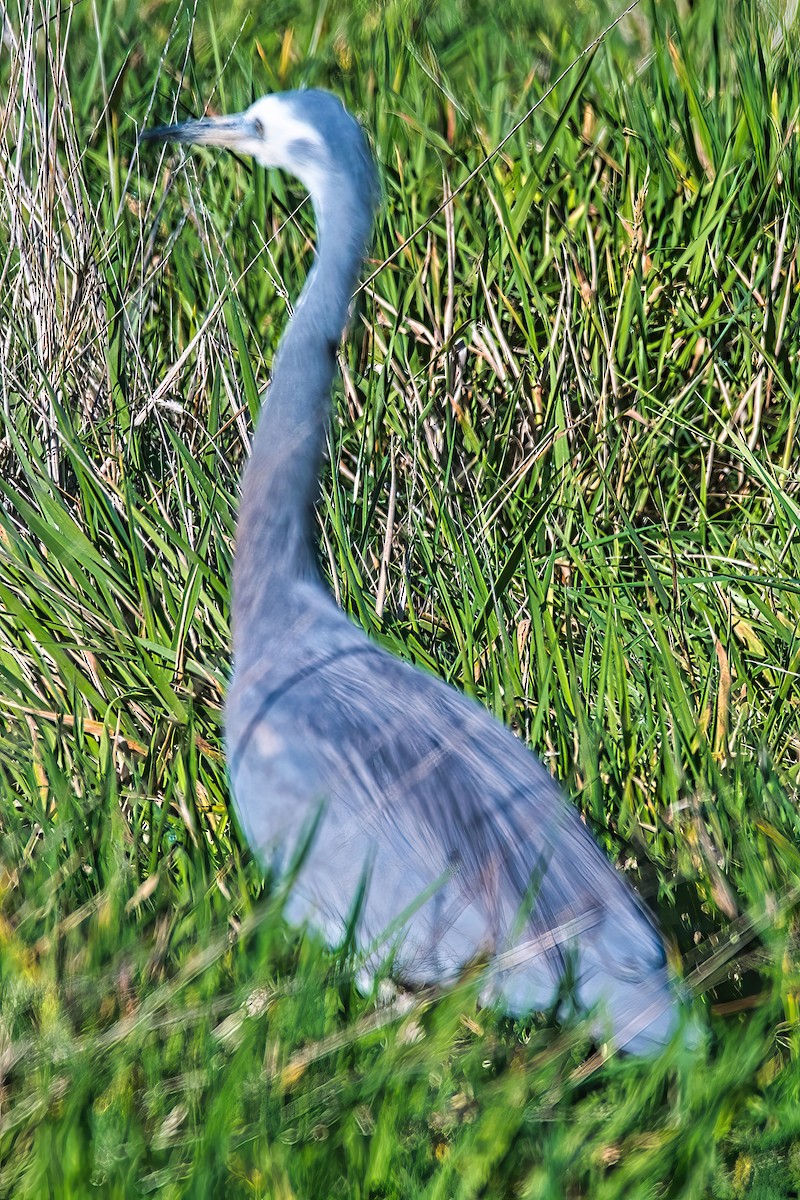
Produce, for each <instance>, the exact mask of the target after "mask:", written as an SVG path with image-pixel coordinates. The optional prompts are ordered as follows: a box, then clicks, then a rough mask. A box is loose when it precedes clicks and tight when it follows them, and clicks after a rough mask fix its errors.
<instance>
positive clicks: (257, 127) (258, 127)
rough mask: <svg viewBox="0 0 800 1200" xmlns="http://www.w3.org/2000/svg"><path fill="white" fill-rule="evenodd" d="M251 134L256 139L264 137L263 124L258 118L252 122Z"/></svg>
mask: <svg viewBox="0 0 800 1200" xmlns="http://www.w3.org/2000/svg"><path fill="white" fill-rule="evenodd" d="M253 132H254V133H255V135H256V137H259V138H263V136H264V122H263V121H262V120H261V119H260V118H259V117H256V118H255V120H254V121H253Z"/></svg>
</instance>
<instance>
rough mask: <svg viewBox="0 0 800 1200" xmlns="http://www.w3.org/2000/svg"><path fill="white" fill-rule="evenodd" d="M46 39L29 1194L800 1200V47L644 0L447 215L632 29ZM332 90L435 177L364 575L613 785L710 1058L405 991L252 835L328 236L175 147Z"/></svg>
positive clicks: (13, 847)
mask: <svg viewBox="0 0 800 1200" xmlns="http://www.w3.org/2000/svg"><path fill="white" fill-rule="evenodd" d="M2 20H3V24H2V30H3V45H2V52H0V71H1V72H2V79H3V93H4V96H5V101H4V106H3V108H2V110H0V244H1V245H2V259H1V261H0V284H1V286H0V305H1V306H2V322H0V389H1V394H0V407H1V408H2V414H1V415H0V423H1V424H2V441H0V465H1V468H2V470H1V474H0V493H2V496H1V498H0V830H2V843H0V1195H2V1196H8V1197H11V1196H13V1197H15V1198H17V1197H19V1198H22V1197H31V1198H37V1200H38V1198H39V1197H42V1196H45V1195H52V1196H58V1197H69V1196H75V1197H83V1196H86V1195H90V1194H99V1195H108V1196H120V1197H122V1196H126V1197H127V1196H136V1195H163V1196H167V1197H169V1196H176V1197H177V1196H197V1197H200V1196H223V1195H224V1196H226V1197H227V1196H231V1197H235V1196H243V1197H244V1196H265V1197H266V1196H269V1197H273V1196H274V1197H291V1196H312V1195H313V1196H348V1197H349V1196H353V1197H391V1196H396V1197H403V1198H407V1197H422V1196H424V1197H430V1198H433V1197H442V1198H448V1200H450V1198H452V1197H471V1196H485V1197H489V1196H491V1197H505V1196H510V1195H514V1196H519V1197H549V1196H553V1197H556V1196H570V1197H578V1196H581V1197H583V1196H585V1197H592V1198H593V1200H594V1198H597V1197H600V1198H605V1197H609V1198H610V1197H619V1198H622V1197H626V1198H628V1197H636V1198H638V1197H647V1196H662V1195H668V1196H686V1197H690V1196H697V1197H701V1196H702V1197H706V1196H707V1197H711V1196H714V1197H740V1196H752V1197H756V1196H758V1197H775V1198H777V1197H787V1198H788V1197H792V1196H797V1195H798V1194H800V1117H799V1116H798V1112H800V1108H798V1085H799V1084H800V1074H799V1073H798V1049H799V1048H800V1044H799V1043H798V985H799V982H800V981H799V979H798V959H797V899H798V887H799V886H800V848H799V846H800V842H799V841H798V810H797V796H798V755H799V752H800V722H799V721H798V712H799V706H800V692H798V669H799V667H800V641H799V640H798V622H799V621H800V549H798V541H799V539H800V494H799V493H800V489H799V488H798V475H797V465H796V464H797V450H796V447H797V418H798V396H799V395H800V389H799V388H798V378H797V376H798V369H799V368H798V361H799V360H798V350H799V349H800V342H798V332H797V329H798V323H797V316H798V285H799V282H800V281H799V280H798V262H797V248H798V232H799V222H798V208H797V196H798V194H800V189H798V178H797V173H798V167H797V163H798V155H797V119H798V111H800V83H798V72H797V63H796V61H795V57H794V51H793V49H792V45H791V39H789V38H785V39H783V40H781V39H780V38H774V37H773V33H774V26H773V25H772V24H770V18H769V16H768V14H767V12H766V9H763V8H760V7H759V8H756V7H752V6H751V5H749V4H741V5H738V6H736V8H735V9H733V8H729V6H726V5H724V4H722V3H717V2H716V0H705V2H704V3H702V4H698V5H695V6H694V7H693V8H692V10H691V11H690V12H689V11H683V10H680V11H677V10H676V9H674V8H673V7H672V6H671V5H670V4H667V3H659V4H658V5H655V6H651V7H647V6H644V5H642V6H641V7H640V8H639V9H638V10H637V12H636V13H635V14H633V15H632V16H631V18H629V19H628V20H627V21H626V22H625V23H624V24H623V25H622V26H621V27H620V29H618V30H616V31H615V32H614V33H613V34H611V35H609V37H608V38H607V39H606V40H605V41H604V43H603V45H602V46H601V47H600V48H599V49H598V51H597V52H596V53H594V54H593V55H592V56H590V57H587V58H586V59H584V60H582V62H581V63H580V64H579V65H578V66H577V67H576V68H575V70H574V71H573V72H572V73H571V74H570V75H568V76H567V77H566V78H565V79H564V81H563V82H562V83H561V84H559V85H558V86H557V88H556V89H555V91H554V92H553V93H552V94H551V95H550V96H549V97H547V98H546V99H544V100H543V101H542V103H541V104H540V105H539V106H538V107H537V108H536V110H535V112H534V113H533V114H532V116H531V117H530V119H529V121H528V122H527V123H526V124H525V125H524V126H523V127H522V128H521V129H520V131H519V133H518V134H516V135H514V137H513V138H512V139H511V140H510V141H509V143H508V144H507V145H506V146H505V147H504V149H503V151H502V153H501V154H500V155H498V156H497V157H496V158H495V159H494V160H493V161H492V163H491V164H490V165H489V166H487V167H486V168H485V169H484V170H483V171H482V172H481V173H480V174H479V175H478V176H477V177H476V178H475V179H474V180H473V181H472V182H470V183H469V184H468V185H467V186H466V187H465V188H464V189H463V191H461V192H460V193H458V194H457V196H456V197H455V199H454V200H453V201H452V203H450V204H447V205H445V207H444V209H443V210H442V211H441V212H440V213H439V214H438V215H437V216H435V217H434V219H433V220H431V221H430V222H428V223H427V224H426V221H427V218H428V217H429V215H430V214H431V213H433V212H434V211H435V210H436V209H437V208H438V207H439V206H440V205H441V203H442V200H443V199H447V197H448V196H449V195H451V194H453V193H455V192H457V189H458V188H459V187H460V185H461V184H462V182H463V181H464V180H466V179H467V177H468V176H469V174H470V172H471V171H472V170H473V169H474V168H475V166H476V165H477V164H478V163H479V162H480V161H481V160H482V158H483V157H484V156H485V154H486V152H487V151H488V150H490V149H491V148H492V147H493V146H495V145H497V143H498V142H499V141H500V140H501V138H502V137H503V136H504V135H505V133H506V132H507V130H508V129H510V128H511V126H512V125H513V124H514V123H515V121H516V120H518V119H519V117H520V116H522V115H523V114H524V113H525V112H526V111H527V109H528V108H530V107H531V106H532V105H533V104H534V102H535V101H536V100H537V98H538V97H541V96H544V95H545V93H546V91H547V89H548V87H549V85H550V83H551V81H552V80H553V79H555V78H556V77H557V76H558V74H559V73H560V72H561V70H563V68H564V67H566V66H567V65H568V64H569V63H570V62H571V61H572V60H573V59H574V58H576V57H577V55H578V54H579V52H580V51H581V49H582V48H583V47H584V46H586V45H587V44H588V43H589V42H590V41H591V40H592V38H593V37H594V36H596V34H597V32H598V30H599V29H600V28H602V24H601V21H602V14H601V13H600V12H599V11H596V10H594V9H593V10H592V12H591V13H589V14H588V16H587V15H586V14H583V13H582V10H581V9H576V10H575V12H574V14H573V19H572V20H571V21H570V22H569V23H568V25H565V23H564V21H563V18H562V17H560V16H559V15H558V14H557V13H556V12H555V11H553V12H551V11H550V10H549V9H547V8H545V9H544V10H543V11H540V6H530V7H529V6H518V5H514V6H511V5H505V6H500V7H499V8H493V9H492V12H491V13H490V14H488V15H487V13H486V11H485V6H477V5H472V4H470V3H455V0H450V2H448V3H446V4H442V5H440V6H438V7H435V6H434V7H433V8H432V9H429V8H427V7H425V6H418V7H413V6H409V5H401V4H393V3H392V4H387V5H386V6H385V7H384V8H383V9H380V10H376V9H374V8H372V7H367V6H345V5H343V4H335V3H331V4H328V5H327V6H325V5H323V6H321V7H320V8H319V9H316V8H314V7H313V6H310V5H304V6H300V7H296V8H293V9H291V10H289V9H288V8H287V7H286V6H281V5H274V6H272V7H270V8H269V9H268V10H265V11H263V12H262V11H259V12H258V13H253V12H250V11H249V10H246V9H243V8H241V7H240V6H238V5H231V6H229V8H228V10H226V11H225V12H223V13H219V14H216V15H213V16H212V15H211V14H210V13H209V12H202V13H201V12H200V11H199V10H198V11H197V12H195V11H193V10H192V9H191V7H187V6H182V5H180V4H179V5H177V6H166V5H163V4H161V3H152V4H150V5H149V6H148V7H147V9H146V10H143V9H142V8H141V7H140V6H138V5H135V4H133V3H131V2H130V0H120V2H118V3H117V4H115V5H111V4H110V3H106V4H104V3H103V2H102V0H99V2H98V3H96V4H94V5H92V6H89V5H86V4H79V5H71V6H67V7H64V8H57V7H56V6H54V5H51V6H48V4H31V5H29V6H28V7H25V8H23V9H19V8H18V9H15V10H13V11H8V10H3V17H2ZM302 84H314V85H321V86H329V87H332V88H334V89H335V90H337V91H338V92H339V93H340V94H341V95H342V96H343V98H344V99H345V100H346V102H347V103H348V104H349V105H350V106H351V107H353V108H354V109H355V110H356V111H357V112H358V113H359V114H360V115H361V116H362V118H363V120H364V122H365V124H366V126H367V128H368V129H369V130H370V132H371V135H372V137H373V140H374V146H375V150H376V153H377V155H378V157H379V159H380V162H381V167H382V175H383V180H384V189H385V202H384V206H383V209H382V212H381V215H380V218H379V223H378V227H377V229H376V234H375V240H374V244H373V249H372V257H371V260H370V263H369V265H368V268H367V275H369V276H372V278H371V280H370V282H369V284H368V285H367V286H366V287H365V288H364V289H363V290H362V293H361V295H360V297H359V300H358V303H357V307H356V313H355V317H354V321H353V328H352V331H351V335H350V337H349V338H348V340H347V342H346V344H345V345H344V346H343V348H342V355H341V366H342V381H341V383H340V384H338V385H337V390H336V395H335V413H334V419H333V423H332V428H331V437H330V443H331V460H332V464H333V465H332V467H331V468H330V469H329V470H328V471H327V473H326V476H325V479H324V482H323V495H322V500H321V504H320V510H319V512H320V527H321V548H322V549H321V552H322V561H323V563H324V565H325V568H326V570H327V571H328V573H329V576H330V578H331V583H332V586H333V587H334V589H335V591H336V594H337V597H338V598H339V599H340V601H341V603H342V604H343V605H344V607H345V608H346V609H347V610H348V611H349V612H351V614H352V615H353V616H354V618H355V619H356V620H358V621H359V622H360V623H361V624H362V625H363V626H364V627H365V628H366V629H367V630H368V631H369V632H370V634H371V635H372V636H374V637H375V638H377V639H379V640H380V641H381V642H382V643H383V644H385V645H387V646H388V647H389V648H391V649H392V650H393V651H395V652H396V653H398V654H401V655H403V656H404V657H407V658H410V659H411V660H412V661H414V662H417V663H418V664H420V665H421V666H424V667H426V668H427V669H430V670H433V671H436V672H437V673H439V674H441V675H443V676H444V677H446V678H448V679H450V680H451V681H452V682H453V683H455V684H456V685H458V686H459V687H461V688H463V689H465V690H467V691H469V692H470V693H472V694H474V695H476V696H477V697H478V698H479V699H480V700H481V701H482V702H483V703H484V704H486V705H487V706H488V707H489V708H490V709H492V710H493V711H494V712H495V713H496V714H497V715H498V716H499V717H500V718H501V719H503V720H505V721H507V722H508V723H510V724H511V725H512V726H513V727H514V728H515V729H516V730H517V732H518V733H519V735H520V736H521V737H523V738H524V739H525V740H526V741H527V742H528V743H529V744H530V745H531V746H532V747H533V748H534V749H535V750H536V751H537V752H538V753H539V754H540V755H541V756H542V758H543V759H544V761H545V762H546V763H547V765H548V767H549V768H550V770H551V771H552V772H553V773H554V774H555V775H557V776H558V777H559V778H560V779H562V780H563V782H564V784H565V786H566V787H567V788H568V790H569V791H570V792H571V794H572V795H573V796H574V797H575V799H576V802H577V803H578V804H579V805H580V807H581V809H582V811H583V812H584V813H585V815H586V819H587V821H588V822H589V823H590V825H591V827H592V828H593V830H594V831H595V833H596V835H597V836H598V838H599V839H600V840H601V842H602V843H603V844H604V845H605V847H606V849H607V850H608V852H609V854H610V855H612V856H613V857H614V859H615V860H616V861H617V862H618V863H619V864H620V867H621V869H624V870H625V871H627V872H628V873H629V874H630V875H631V877H632V879H633V880H634V881H635V882H636V883H637V886H639V887H640V890H641V891H642V892H643V894H644V895H645V896H646V897H647V899H648V902H649V903H650V904H651V906H652V907H653V908H654V910H655V911H656V912H657V914H658V917H659V920H660V922H661V924H662V926H663V928H664V929H665V931H666V932H667V935H668V937H669V940H670V944H671V946H672V953H673V955H674V957H675V961H676V962H679V961H680V962H681V963H682V970H683V972H684V974H685V977H686V979H687V984H688V986H690V987H691V989H692V991H693V992H694V993H695V995H696V1007H697V1009H698V1012H699V1019H700V1021H701V1023H702V1024H703V1025H704V1026H705V1027H707V1028H708V1038H707V1042H706V1043H705V1044H704V1045H702V1046H701V1047H700V1048H699V1049H698V1050H697V1051H696V1052H694V1053H693V1054H692V1055H691V1056H686V1055H681V1054H680V1053H678V1052H677V1051H676V1052H670V1053H668V1054H666V1055H665V1056H664V1058H663V1059H662V1060H659V1061H656V1062H648V1063H641V1062H637V1061H628V1060H620V1059H618V1058H615V1057H611V1058H610V1059H609V1060H608V1061H603V1056H602V1054H601V1053H598V1051H597V1048H596V1047H593V1046H592V1044H591V1040H590V1037H589V1034H588V1032H587V1030H586V1029H585V1028H583V1027H582V1026H581V1025H580V1024H575V1025H572V1026H565V1027H559V1026H557V1025H556V1024H555V1023H554V1022H553V1021H552V1020H551V1019H549V1017H548V1016H547V1014H545V1015H543V1016H542V1017H538V1018H536V1019H532V1020H531V1021H530V1022H528V1023H526V1024H518V1023H517V1024H515V1023H512V1022H508V1021H504V1020H502V1019H501V1018H499V1017H497V1016H496V1015H494V1014H492V1013H491V1012H487V1011H485V1010H478V1009H477V1008H476V1004H475V995H476V991H477V986H478V985H477V981H476V979H475V978H473V977H468V978H465V979H464V980H463V981H462V983H461V984H460V985H459V986H458V987H456V988H455V989H453V991H452V992H450V993H448V994H446V995H444V996H442V997H433V996H420V997H417V998H415V999H413V1000H412V1001H411V1002H410V1004H409V1003H403V1002H401V1001H397V1002H395V1003H394V1004H390V1005H389V1006H388V1007H387V1006H384V1007H381V1006H380V1005H376V1002H375V997H374V996H363V995H361V994H360V993H359V991H358V990H357V989H356V987H355V986H354V983H353V976H354V966H356V965H357V964H355V963H354V961H353V957H352V954H350V953H349V952H348V951H347V950H343V951H342V952H340V953H332V952H329V951H326V950H325V949H324V948H323V947H321V946H320V945H319V944H317V942H316V941H315V940H314V939H313V937H310V936H309V937H306V938H301V937H300V935H299V934H298V933H297V932H296V931H291V930H289V929H287V928H286V926H285V925H284V924H283V922H282V920H281V916H280V913H281V895H280V892H279V891H277V892H276V891H274V890H271V889H270V887H269V886H267V885H266V884H265V882H264V880H263V878H262V876H261V874H260V872H259V871H258V869H257V868H256V866H255V865H254V864H253V862H252V861H251V859H250V857H249V855H248V853H247V850H246V848H245V846H244V844H243V843H242V841H241V839H240V836H239V833H238V831H237V829H236V827H235V824H234V823H233V821H232V818H231V814H230V812H229V808H228V795H227V787H226V780H225V771H224V758H223V750H222V742H221V728H220V713H221V705H222V699H223V695H224V687H225V678H226V672H227V666H228V660H229V649H228V647H229V635H228V624H227V622H228V580H229V574H230V558H231V544H232V535H233V528H234V517H235V503H236V490H237V479H238V474H239V470H240V467H241V464H242V461H243V457H244V455H245V453H246V448H247V445H248V443H249V437H250V433H251V429H252V424H253V420H254V418H255V417H256V415H257V413H258V409H259V404H260V391H261V389H262V388H263V386H264V384H265V382H266V379H267V377H268V372H269V364H270V362H271V359H272V355H273V352H274V349H275V346H276V343H277V339H278V337H279V335H280V331H281V329H282V328H283V326H284V324H285V321H286V319H287V315H288V310H289V305H290V302H291V299H292V298H293V297H295V296H296V294H297V292H298V290H299V287H300V286H301V281H302V278H303V277H304V275H305V273H306V271H307V269H308V266H309V263H310V261H311V257H312V254H313V222H312V219H311V213H310V210H309V206H308V205H307V204H304V203H302V201H303V197H302V193H300V192H299V191H298V190H297V188H296V187H295V185H294V184H293V182H292V181H290V180H286V179H283V178H280V177H277V176H275V177H273V176H266V175H265V174H264V173H263V172H261V171H260V170H257V169H253V168H252V166H251V165H249V164H247V163H242V162H237V161H236V160H234V159H233V158H230V157H225V158H222V157H212V156H210V155H206V154H203V153H195V154H192V155H191V156H189V157H186V156H184V155H183V154H181V153H173V152H172V151H164V152H159V151H157V150H155V149H153V148H148V149H147V150H146V152H145V151H140V150H139V149H137V141H136V139H137V129H139V128H140V127H141V126H142V125H143V124H144V123H146V122H148V121H162V120H166V119H169V118H170V117H171V116H172V115H173V112H177V113H178V115H180V116H182V115H185V114H189V113H192V114H197V113H199V112H201V111H202V110H203V108H204V106H205V105H206V104H207V103H210V104H211V105H212V106H213V107H215V108H217V109H219V110H235V109H240V108H242V107H244V106H245V105H246V104H247V103H248V102H249V101H250V99H251V98H252V97H253V96H254V95H258V94H260V93H262V92H265V91H268V90H272V89H275V88H286V87H292V86H299V85H302ZM418 229H419V232H418V233H417V235H416V236H415V237H414V238H413V239H412V240H411V242H410V244H409V245H408V246H407V247H406V248H405V249H404V250H402V252H400V253H399V254H397V255H396V257H395V258H394V259H393V261H392V262H391V263H389V264H388V265H386V266H385V267H383V269H380V268H381V267H382V264H384V263H385V262H386V260H387V259H389V257H390V256H391V255H392V254H393V253H394V252H395V251H396V250H397V247H398V246H400V245H401V244H402V243H403V242H404V241H405V240H406V239H407V238H408V237H409V236H410V235H411V234H413V233H414V232H415V231H416V230H418Z"/></svg>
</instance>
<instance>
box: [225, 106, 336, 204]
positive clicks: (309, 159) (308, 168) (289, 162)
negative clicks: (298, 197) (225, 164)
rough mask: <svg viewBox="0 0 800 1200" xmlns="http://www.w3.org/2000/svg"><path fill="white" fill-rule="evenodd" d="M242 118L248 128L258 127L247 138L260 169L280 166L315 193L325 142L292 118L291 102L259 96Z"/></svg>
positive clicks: (309, 128)
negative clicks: (255, 133)
mask: <svg viewBox="0 0 800 1200" xmlns="http://www.w3.org/2000/svg"><path fill="white" fill-rule="evenodd" d="M244 115H245V117H246V118H247V121H248V122H250V123H251V125H254V124H256V123H258V125H260V130H261V132H259V133H258V136H257V137H256V138H253V137H250V138H248V147H247V149H248V152H249V153H251V154H252V155H253V157H254V158H255V159H256V161H257V162H259V163H260V164H261V166H262V167H282V168H283V169H284V170H285V171H289V172H291V174H292V175H296V176H297V178H298V179H299V180H300V181H301V183H303V184H305V186H306V187H307V188H308V189H309V191H311V192H313V191H315V190H316V184H317V182H318V179H319V175H320V169H321V164H322V162H324V155H325V143H324V141H323V139H322V138H321V136H320V134H319V131H318V130H317V129H315V128H314V126H313V125H309V124H308V122H307V121H303V120H301V119H300V118H299V117H298V116H297V115H296V113H295V112H294V110H293V108H292V104H291V101H289V100H287V99H286V98H285V97H283V96H281V95H275V96H262V98H261V99H260V100H256V102H255V104H251V105H250V107H249V108H248V110H247V112H246V113H245V114H244ZM300 152H302V153H300Z"/></svg>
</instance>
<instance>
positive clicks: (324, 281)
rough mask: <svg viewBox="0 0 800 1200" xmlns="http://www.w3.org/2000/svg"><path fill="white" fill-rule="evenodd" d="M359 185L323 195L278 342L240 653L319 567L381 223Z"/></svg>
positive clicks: (241, 606) (238, 618) (247, 499)
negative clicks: (332, 437)
mask: <svg viewBox="0 0 800 1200" xmlns="http://www.w3.org/2000/svg"><path fill="white" fill-rule="evenodd" d="M349 192H350V188H349V186H348V184H347V182H346V181H345V180H342V179H337V180H336V181H335V183H332V185H331V187H330V188H329V189H328V190H327V191H326V192H325V193H324V194H323V195H322V196H321V197H317V198H315V202H314V209H315V213H316V217H317V234H318V237H317V253H318V257H317V262H316V263H315V265H314V267H313V269H312V271H311V274H310V275H309V277H308V280H307V281H306V285H305V287H304V288H303V291H302V293H301V295H300V298H299V300H298V302H297V305H296V308H295V313H294V317H293V318H292V321H291V322H290V324H289V328H288V329H287V331H286V333H285V334H284V337H283V341H282V342H281V345H280V348H279V350H278V353H277V356H276V359H275V363H274V366H273V371H272V382H271V383H270V386H269V389H268V391H267V397H266V401H265V403H264V408H263V409H262V413H261V417H260V419H259V422H258V426H257V429H256V432H255V436H254V438H253V449H252V454H251V456H250V461H249V463H248V464H247V467H246V469H245V472H244V477H243V480H242V497H241V504H240V508H239V521H238V525H237V531H236V552H235V558H234V566H233V636H234V653H235V654H236V655H237V656H239V655H242V654H244V653H246V654H247V657H248V659H249V660H252V658H253V657H257V656H258V652H259V648H260V647H261V646H262V645H263V644H264V642H265V640H268V639H269V638H270V636H273V637H275V636H278V634H279V632H280V629H281V627H282V624H281V619H282V611H281V610H282V609H284V607H285V604H286V601H287V598H288V595H289V592H290V590H291V588H292V587H293V586H294V585H295V584H296V583H298V582H299V581H301V580H307V579H314V578H317V577H318V573H319V568H318V565H317V549H316V537H315V520H314V505H315V503H316V500H317V497H318V493H319V483H318V480H319V470H320V463H321V459H322V453H323V449H324V445H325V433H326V430H327V427H328V419H329V415H330V393H331V383H332V380H333V375H334V372H335V369H336V350H337V348H338V345H339V341H340V338H341V334H342V330H343V328H344V326H345V324H346V322H347V315H348V307H349V303H350V298H351V296H352V294H353V291H354V289H355V286H356V283H357V280H358V273H359V270H360V267H361V261H362V257H363V254H364V249H365V243H366V238H367V236H368V232H369V225H370V224H371V212H369V211H366V208H365V205H364V203H363V201H360V200H359V198H358V197H356V196H353V195H349V194H348V193H349Z"/></svg>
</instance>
